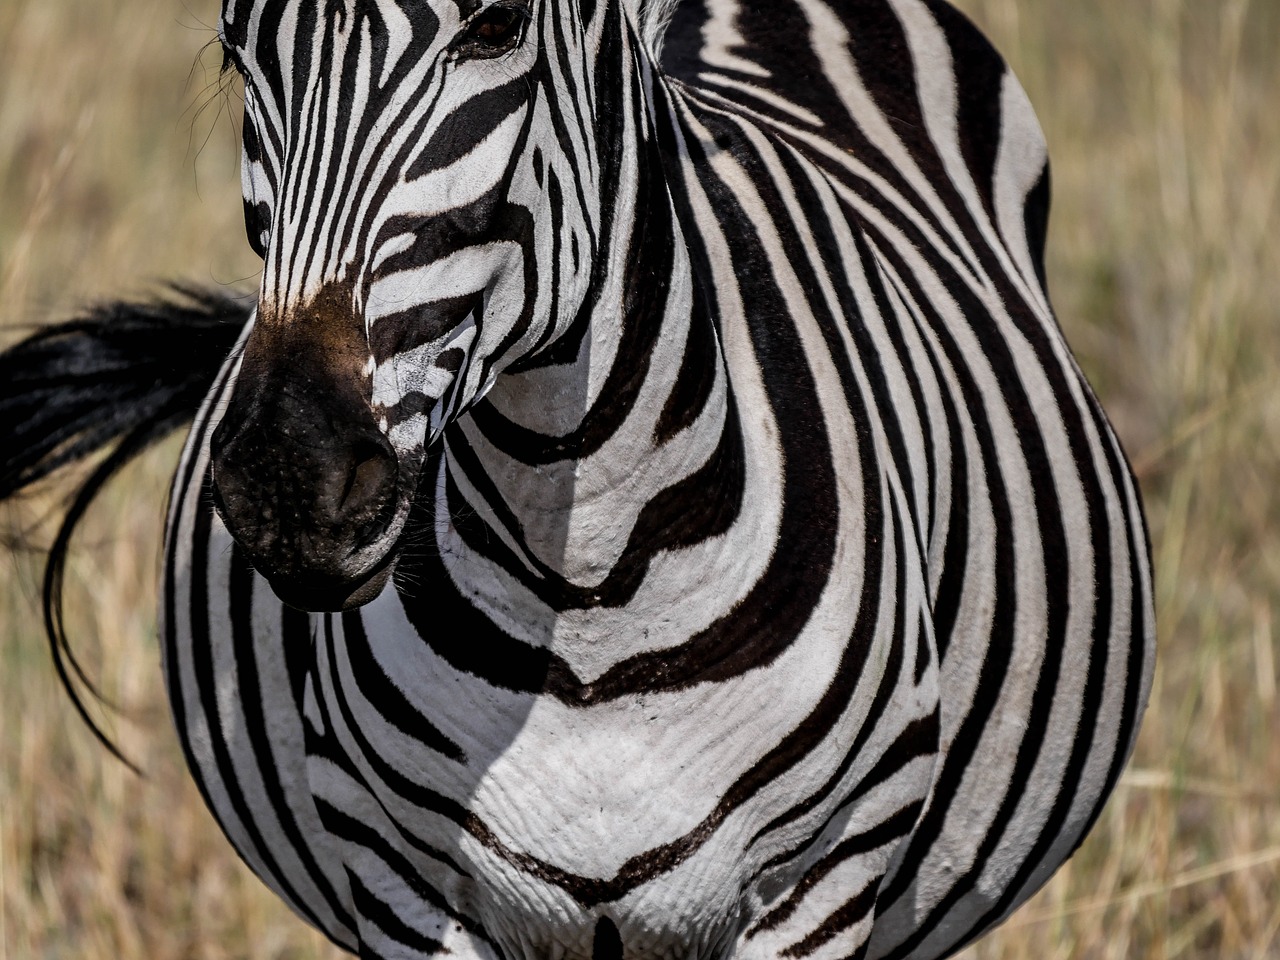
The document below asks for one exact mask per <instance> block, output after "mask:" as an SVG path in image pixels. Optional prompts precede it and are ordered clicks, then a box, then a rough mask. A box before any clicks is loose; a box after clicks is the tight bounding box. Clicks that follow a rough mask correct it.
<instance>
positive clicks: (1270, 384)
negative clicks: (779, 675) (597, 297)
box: [0, 0, 1280, 960]
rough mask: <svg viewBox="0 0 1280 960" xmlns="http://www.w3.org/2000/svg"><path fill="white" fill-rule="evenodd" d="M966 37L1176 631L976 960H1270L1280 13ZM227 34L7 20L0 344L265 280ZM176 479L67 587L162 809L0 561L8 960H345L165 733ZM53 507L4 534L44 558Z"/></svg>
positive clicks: (117, 17)
mask: <svg viewBox="0 0 1280 960" xmlns="http://www.w3.org/2000/svg"><path fill="white" fill-rule="evenodd" d="M962 5H963V6H964V7H965V8H966V9H967V10H969V11H970V12H971V13H972V14H973V15H974V16H975V17H976V18H977V19H978V20H979V21H980V22H981V23H982V24H983V25H984V26H985V27H986V28H987V29H988V30H989V32H990V33H991V34H992V36H993V37H994V38H995V39H996V42H997V44H998V45H999V46H1000V47H1001V49H1002V50H1004V51H1005V52H1006V54H1007V55H1008V56H1009V58H1010V60H1011V61H1012V62H1013V63H1014V65H1015V67H1016V68H1017V69H1018V72H1019V74H1020V75H1021V76H1022V77H1023V80H1024V82H1025V83H1026V85H1027V87H1028V89H1029V91H1030V93H1031V97H1032V100H1033V101H1034V102H1035V103H1036V105H1037V108H1038V109H1039V111H1040V114H1041V117H1042V120H1043V121H1044V124H1045V127H1046V130H1047V133H1048V137H1049V142H1050V148H1051V151H1052V155H1053V157H1054V164H1055V166H1054V172H1055V188H1056V189H1055V215H1054V220H1053V228H1052V237H1051V244H1050V259H1051V263H1050V276H1051V278H1052V284H1053V292H1054V296H1055V301H1056V304H1057V306H1058V310H1059V313H1060V315H1061V316H1062V320H1063V325H1064V326H1065V327H1066V329H1067V332H1068V335H1069V337H1070V339H1071V341H1072V343H1073V344H1074V345H1075V347H1076V349H1077V351H1078V353H1079V356H1080V358H1081V362H1082V364H1083V365H1084V367H1085V369H1086V370H1087V371H1088V372H1089V374H1090V376H1091V378H1092V379H1093V382H1094V384H1095V385H1096V386H1097V388H1098V390H1099V393H1100V394H1101V395H1102V397H1103V400H1104V402H1105V403H1106V405H1107V407H1108V409H1109V410H1110V411H1111V413H1112V415H1113V418H1114V420H1115V422H1116V425H1117V427H1118V429H1119V430H1120V432H1121V434H1122V435H1123V438H1124V440H1125V442H1126V445H1127V447H1128V450H1129V452H1130V454H1131V455H1132V457H1133V460H1134V462H1135V465H1136V466H1137V469H1138V472H1139V474H1140V478H1141V480H1142V483H1143V486H1144V489H1145V491H1146V496H1147V507H1148V516H1149V519H1150V523H1151V531H1152V538H1153V543H1154V551H1155V560H1156V572H1157V591H1158V594H1157V601H1158V616H1159V630H1160V663H1159V670H1158V675H1157V682H1156V687H1155V691H1154V694H1153V699H1152V704H1151V708H1150V710H1149V712H1148V714H1147V718H1146V723H1145V725H1144V728H1143V731H1142V735H1141V739H1140V742H1139V744H1138V749H1137V753H1136V756H1135V757H1134V760H1133V763H1132V765H1131V767H1130V770H1129V772H1128V773H1127V774H1126V776H1125V779H1124V781H1123V784H1122V786H1121V788H1120V790H1119V791H1118V793H1117V795H1116V796H1115V798H1114V799H1113V801H1112V803H1111V804H1110V806H1109V807H1108V809H1107V812H1106V813H1105V814H1104V816H1103V819H1102V821H1101V822H1100V823H1099V825H1098V828H1097V830H1096V831H1095V832H1094V834H1093V836H1092V837H1091V838H1090V840H1089V841H1088V842H1087V843H1086V844H1085V846H1084V848H1083V849H1082V850H1081V851H1080V853H1079V854H1078V855H1077V856H1076V858H1075V859H1074V860H1073V861H1072V862H1071V863H1070V864H1069V865H1068V867H1066V868H1065V869H1064V870H1062V871H1061V872H1060V873H1059V874H1058V876H1057V877H1056V878H1055V879H1054V880H1053V881H1052V883H1051V884H1050V885H1049V887H1048V888H1047V889H1046V890H1045V891H1044V892H1043V893H1042V894H1041V895H1040V896H1039V897H1038V898H1037V899H1036V900H1035V901H1033V902H1032V903H1031V904H1029V905H1028V906H1027V907H1026V908H1024V909H1023V910H1022V911H1021V912H1020V913H1019V914H1018V915H1016V916H1015V917H1014V919H1013V920H1011V921H1010V922H1009V923H1008V924H1006V925H1005V927H1004V928H1002V929H1001V930H1000V931H999V932H997V933H996V934H994V935H993V936H991V937H989V938H987V939H986V940H985V941H983V942H982V943H981V944H979V945H978V946H977V947H976V948H974V949H973V950H972V951H971V954H970V957H971V958H982V960H995V958H1013V957H1019V958H1023V957H1025V958H1035V960H1040V958H1052V957H1064V958H1065V957H1078V958H1111V957H1117V958H1118V957H1143V958H1162V960H1173V958H1175V957H1189V958H1197V957H1224V958H1236V957H1239V958H1264V957H1272V956H1280V736H1278V734H1280V716H1278V715H1277V697H1276V684H1277V673H1276V666H1275V657H1276V642H1275V637H1274V630H1273V622H1274V620H1275V619H1276V615H1277V612H1278V611H1277V602H1278V601H1280V522H1278V520H1280V518H1278V517H1277V513H1278V512H1280V498H1278V497H1277V496H1276V495H1275V494H1274V489H1275V484H1276V481H1277V478H1280V385H1278V384H1280V382H1278V380H1277V377H1276V375H1275V371H1277V370H1280V337H1277V335H1276V334H1277V330H1276V322H1275V317H1276V312H1277V304H1280V261H1278V259H1277V251H1276V246H1275V244H1274V243H1271V242H1269V241H1271V240H1272V238H1274V237H1276V236H1280V197H1278V193H1280V110H1277V109H1276V98H1277V95H1278V94H1280V60H1277V58H1276V57H1275V55H1274V45H1275V38H1276V37H1277V36H1280V6H1278V5H1276V4H1275V3H1274V2H1273V0H1261V2H1254V3H1252V4H1251V3H1249V2H1248V0H1220V2H1218V3H1214V4H1189V3H1182V2H1179V0H1127V2H1125V3H1113V2H1108V0H1078V2H1075V3H1061V2H1056V3H1055V2H1051V0H965V2H964V3H963V4H962ZM215 7H216V3H215V2H212V0H190V7H189V9H188V10H184V9H183V8H182V7H181V6H179V5H177V4H174V3H164V4H156V3H154V2H146V0H114V2H111V3H103V2H100V0H16V2H15V0H5V2H3V3H0V324H14V323H19V322H24V321H31V320H37V319H45V318H48V317H51V316H58V315H64V314H65V313H66V312H67V311H68V310H70V309H72V308H73V307H74V306H75V304H77V303H79V302H82V301H83V300H85V299H86V298H96V297H105V296H112V295H119V294H124V293H130V292H134V293H136V292H139V291H141V290H145V289H146V284H147V282H148V281H151V280H155V279H158V278H164V277H170V276H182V277H187V278H191V279H195V280H201V281H209V280H213V281H217V282H228V281H234V280H237V279H239V278H242V277H250V276H252V274H253V273H254V271H255V270H256V264H255V262H254V260H253V258H252V256H251V255H250V254H249V253H248V251H247V249H246V248H245V247H244V244H243V242H242V239H241V236H242V234H241V227H240V223H239V201H238V198H237V179H236V173H235V157H234V151H233V149H232V143H231V131H230V128H229V126H228V125H227V124H226V123H225V121H224V123H223V125H222V126H220V127H219V128H218V129H217V130H216V131H215V133H214V136H213V137H212V138H211V139H210V140H209V142H208V144H207V146H206V147H205V148H204V150H203V151H202V152H199V156H198V158H197V156H196V154H197V152H198V151H197V149H196V148H197V147H199V145H200V142H201V141H202V140H203V137H204V133H205V132H206V131H207V130H208V129H209V123H208V120H209V114H206V115H205V117H204V119H203V120H201V121H199V122H197V123H196V124H195V127H194V132H193V129H192V123H191V119H190V115H189V114H184V111H186V110H188V109H189V108H190V107H191V104H192V103H193V101H196V100H198V99H199V88H201V87H203V85H204V83H205V82H206V80H211V79H213V70H212V69H210V70H209V71H208V75H207V76H206V75H205V72H204V71H203V70H201V69H200V68H197V69H196V71H195V74H194V78H193V82H192V83H190V84H187V85H185V86H184V79H185V78H186V76H187V73H188V70H189V69H190V66H191V61H192V58H193V57H194V56H195V53H196V51H197V49H198V48H199V47H200V46H201V44H202V43H204V42H205V41H206V40H207V39H208V37H209V36H210V33H209V31H208V30H207V29H205V28H202V27H200V26H199V20H204V22H205V23H210V22H212V19H213V17H214V15H215V9H214V8H215ZM215 60H216V57H210V59H209V63H210V64H211V65H212V64H213V63H214V61H215ZM215 109H216V107H215ZM173 456H174V450H173V447H172V445H170V446H169V447H168V448H167V449H165V450H162V451H158V452H157V454H155V455H154V456H152V457H151V458H150V459H149V460H148V462H147V463H144V464H142V465H141V466H140V467H138V468H136V469H133V470H132V471H131V472H130V473H129V475H128V476H127V478H125V479H124V480H123V481H122V482H121V483H119V484H118V485H117V487H116V489H115V490H114V491H113V492H112V493H111V495H110V497H109V502H108V503H106V504H104V505H103V508H102V509H100V510H99V511H98V512H97V515H96V516H95V517H94V518H92V522H91V524H90V525H89V527H88V529H86V531H85V535H84V537H83V542H82V548H81V549H80V550H79V552H78V553H77V556H76V562H75V564H74V573H75V575H76V576H75V587H74V589H75V591H76V592H75V594H74V597H73V601H72V606H73V608H74V609H75V611H76V613H77V620H76V623H75V625H74V627H75V630H76V635H77V636H79V637H82V638H84V639H83V641H82V643H81V647H82V649H84V650H85V651H86V654H87V659H88V661H89V667H90V669H91V671H92V672H93V673H94V675H96V676H97V677H99V678H100V679H101V683H102V686H103V688H104V690H105V691H106V693H107V694H108V695H109V696H110V697H111V698H113V699H114V700H116V701H118V702H119V703H120V704H121V705H122V707H123V719H119V720H117V721H114V722H113V723H112V727H113V729H114V730H115V732H116V734H117V736H118V739H119V740H120V742H121V743H122V745H123V746H124V747H125V749H126V750H127V751H128V752H129V753H130V755H131V756H133V757H134V758H135V759H138V760H139V761H141V763H142V764H143V766H145V768H146V769H147V771H148V777H147V778H146V779H141V780H140V779H138V778H136V777H134V776H132V775H131V774H129V773H128V772H127V771H125V770H124V769H123V768H122V767H120V765H119V764H116V763H115V762H114V761H112V760H110V758H109V757H107V756H106V755H105V754H104V753H103V752H102V751H101V750H100V749H98V748H97V747H96V746H95V745H94V743H93V742H92V741H91V739H90V738H89V736H88V735H87V734H86V733H85V731H84V730H83V729H82V728H81V727H80V725H79V724H78V722H77V721H76V719H75V718H74V716H73V713H72V711H71V708H70V706H69V704H68V703H67V702H66V699H65V697H64V696H63V695H62V693H61V691H60V690H59V689H58V687H57V685H56V682H55V681H54V679H53V675H52V669H51V668H50V666H49V663H48V659H47V656H46V653H45V651H44V648H43V644H42V640H41V639H40V636H39V633H38V630H37V629H36V609H37V602H36V596H37V593H38V589H37V584H38V579H37V577H38V567H37V566H36V565H35V564H33V563H32V562H30V560H29V558H28V557H26V556H21V555H20V556H18V557H17V558H16V559H14V557H12V556H11V555H9V554H8V553H7V552H5V553H2V554H0V597H2V601H0V602H2V604H3V606H0V960H19V958H22V960H25V958H34V957H46V958H62V957H76V958H80V957H89V958H98V957H101V958H111V960H114V958H133V957H148V958H154V960H165V958H174V960H186V958H190V957H237V958H239V957H244V958H250V957H252V958H285V957H289V958H303V957H321V956H331V955H333V951H331V950H330V949H329V948H327V947H326V946H325V945H324V944H323V943H322V942H321V941H320V940H319V939H318V938H317V937H316V936H315V935H314V934H312V933H310V932H309V931H308V930H307V929H306V928H305V927H304V925H303V924H302V923H301V922H299V921H297V920H295V919H294V918H293V917H292V916H291V915H290V914H289V913H288V912H287V911H286V910H285V909H284V908H283V907H282V906H280V905H279V904H278V903H277V902H276V901H275V900H274V898H273V897H272V896H271V895H270V894H268V893H266V891H265V890H263V889H262V887H261V886H260V885H259V884H258V883H257V881H256V880H254V879H253V878H252V877H251V876H250V875H249V874H248V872H247V870H245V869H244V868H243V867H241V866H240V865H239V863H238V862H237V861H236V860H235V858H234V856H233V855H232V854H231V853H230V851H229V849H228V847H227V846H226V844H225V842H224V841H223V840H222V838H221V836H220V835H219V834H218V832H217V830H216V828H215V827H214V825H213V823H212V821H211V820H210V818H209V816H208V815H207V814H206V813H205V811H204V809H203V806H202V804H201V803H200V800H199V798H198V797H197V795H196V793H195V790H194V789H193V787H192V786H191V785H190V783H189V781H188V778H187V776H186V774H185V771H184V770H183V768H182V764H181V760H180V758H179V755H178V751H177V748H176V745H175V742H174V738H173V735H172V733H171V731H170V729H169V720H168V716H167V711H166V708H165V706H164V703H163V692H162V690H161V688H160V683H159V670H158V654H157V651H156V647H155V644H154V641H153V640H152V639H151V633H152V630H153V628H154V621H153V613H152V611H153V604H154V580H155V569H156V559H155V555H156V547H155V543H156V539H157V536H158V532H159V524H160V511H159V503H160V502H161V501H162V499H163V497H164V485H165V478H166V476H167V472H168V470H169V469H171V464H172V460H173ZM53 496H55V494H53V493H50V494H49V495H48V497H47V498H46V499H39V500H32V501H30V502H29V503H27V504H26V505H24V506H23V507H22V508H21V509H20V510H12V511H10V513H9V514H8V516H7V528H8V529H9V530H11V531H12V530H15V529H19V528H22V529H31V528H38V525H39V521H40V519H41V517H43V516H44V515H46V514H47V513H48V511H49V510H50V509H52V507H53V506H54V504H55V503H56V501H55V500H54V499H52V497H53Z"/></svg>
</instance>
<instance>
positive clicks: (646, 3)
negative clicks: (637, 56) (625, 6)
mask: <svg viewBox="0 0 1280 960" xmlns="http://www.w3.org/2000/svg"><path fill="white" fill-rule="evenodd" d="M627 2H628V3H630V4H631V5H632V6H633V7H634V8H635V11H636V24H637V25H638V26H639V27H640V37H641V39H642V40H644V43H645V46H647V47H648V48H649V51H650V52H651V53H652V54H653V59H654V61H655V62H657V61H660V60H661V59H662V43H663V40H664V39H665V37H666V33H667V27H668V26H669V25H670V23H671V18H672V17H673V16H675V12H676V7H678V6H679V5H680V0H627Z"/></svg>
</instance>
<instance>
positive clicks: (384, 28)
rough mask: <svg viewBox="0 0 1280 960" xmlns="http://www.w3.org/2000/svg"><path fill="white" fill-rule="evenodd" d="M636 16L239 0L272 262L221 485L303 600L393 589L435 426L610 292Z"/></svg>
mask: <svg viewBox="0 0 1280 960" xmlns="http://www.w3.org/2000/svg"><path fill="white" fill-rule="evenodd" d="M627 2H631V0H627ZM635 17H636V14H635V12H634V11H632V10H630V9H628V8H627V7H625V5H624V3H623V0H601V2H594V0H225V3H224V6H223V11H222V24H221V31H220V33H221V36H222V40H223V44H224V47H225V49H226V52H227V58H228V60H229V62H230V63H231V64H233V65H234V66H235V68H236V69H237V70H238V71H239V72H240V73H241V74H242V75H243V77H244V80H245V121H244V155H243V168H242V169H243V174H242V180H243V187H244V199H245V219H246V227H247V231H248V235H249V240H250V243H251V244H252V245H253V246H254V248H255V249H256V250H257V252H258V253H259V255H260V256H261V257H262V258H263V279H262V288H261V292H260V299H259V304H258V310H257V315H256V320H255V322H254V325H253V328H252V330H251V331H250V333H249V335H248V337H247V340H246V341H245V344H244V349H243V354H242V358H241V360H240V365H239V370H238V375H237V380H236V383H235V386H234V389H233V391H232V392H231V395H230V398H229V400H228V402H227V404H226V407H225V411H224V412H223V415H222V420H221V423H220V424H219V426H218V428H217V430H216V431H215V433H214V436H213V439H212V449H211V456H212V465H213V488H214V502H215V505H216V506H217V508H218V511H219V513H220V514H221V516H222V518H223V520H224V522H225V523H226V525H227V527H228V528H229V530H230V531H231V533H232V535H233V536H234V537H235V538H236V540H237V541H238V542H239V543H240V545H241V546H242V547H243V548H244V549H245V550H246V551H247V553H248V555H249V557H250V559H251V560H252V562H253V563H254V565H255V567H256V568H257V569H258V570H259V572H261V573H262V574H263V575H264V576H266V577H267V578H268V579H269V580H270V581H271V583H272V586H273V587H274V588H275V590H276V592H277V593H278V594H279V595H280V597H281V598H282V599H284V600H285V601H286V602H289V603H291V604H293V605H295V606H298V607H302V608H305V609H310V610H324V609H330V610H332V609H338V608H347V607H351V606H354V605H357V604H360V603H363V602H366V601H368V600H370V599H372V598H373V597H374V596H376V595H377V594H378V593H379V592H380V591H381V589H382V588H383V586H384V585H385V583H386V581H387V578H388V576H389V573H390V570H391V568H392V566H393V565H394V561H395V556H396V545H397V542H398V540H399V538H400V536H401V534H402V532H403V528H404V525H405V522H406V519H407V517H408V514H409V508H410V505H411V502H412V498H413V494H414V491H415V489H416V486H417V483H418V478H419V474H420V472H421V468H422V465H423V462H424V459H425V451H426V450H427V448H428V447H429V446H430V445H431V443H432V442H433V441H434V440H435V439H436V438H437V437H438V436H439V435H440V433H441V431H442V430H443V429H444V428H445V427H446V426H447V424H448V423H449V422H450V421H451V420H452V419H454V418H456V417H458V416H459V415H460V414H462V413H463V412H465V411H466V410H467V409H468V407H469V406H470V405H471V404H473V403H475V402H476V401H477V400H478V399H479V398H481V397H483V396H484V394H485V392H486V391H487V390H488V389H489V388H490V387H491V386H492V384H493V382H494V380H495V378H496V377H497V376H498V375H499V374H501V373H502V372H503V371H504V370H505V369H507V368H509V367H510V366H511V365H512V364H513V363H515V362H516V361H517V360H520V359H522V358H528V357H530V356H531V355H537V354H538V353H539V352H541V351H544V350H545V349H546V348H547V347H548V346H549V345H550V344H552V343H554V342H555V341H556V340H557V339H558V338H560V337H561V335H562V334H563V333H564V332H565V331H566V330H567V329H569V328H571V327H572V326H573V324H574V321H575V318H578V317H580V316H581V315H582V314H583V312H584V310H589V309H590V307H589V305H588V301H589V300H590V298H591V296H592V290H593V287H594V288H598V287H599V286H600V283H599V270H600V264H599V260H600V257H599V256H598V253H599V249H600V237H601V233H602V230H603V229H604V227H603V226H602V224H603V223H604V222H605V221H606V220H607V218H608V216H609V205H610V202H611V197H610V191H611V190H615V189H616V182H613V181H616V171H617V167H618V165H619V162H620V161H619V153H620V151H621V150H622V149H623V144H624V142H625V137H626V135H627V134H628V133H630V135H631V136H632V138H633V139H634V137H635V133H634V126H633V125H634V123H635V120H634V115H635V104H636V103H638V102H641V101H642V100H643V92H642V89H641V81H639V80H637V79H636V77H637V76H639V75H641V74H642V73H643V74H647V72H648V71H647V68H646V67H644V65H643V63H642V62H641V61H643V57H642V56H641V55H640V54H639V53H638V51H639V50H640V48H641V43H640V42H639V41H637V32H636V25H635V23H636V21H635ZM628 118H630V119H628ZM628 125H632V126H628Z"/></svg>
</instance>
